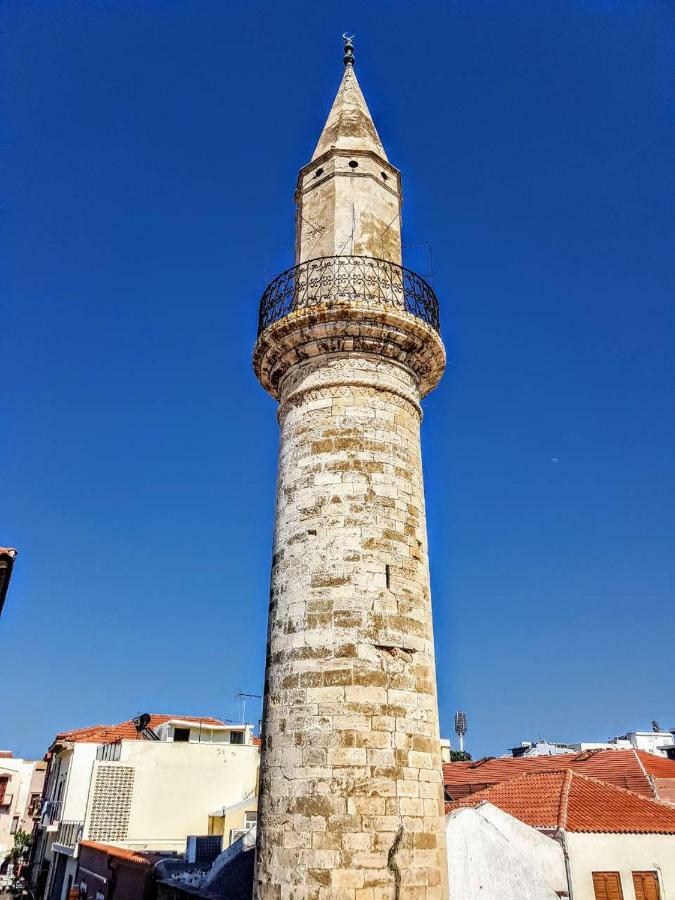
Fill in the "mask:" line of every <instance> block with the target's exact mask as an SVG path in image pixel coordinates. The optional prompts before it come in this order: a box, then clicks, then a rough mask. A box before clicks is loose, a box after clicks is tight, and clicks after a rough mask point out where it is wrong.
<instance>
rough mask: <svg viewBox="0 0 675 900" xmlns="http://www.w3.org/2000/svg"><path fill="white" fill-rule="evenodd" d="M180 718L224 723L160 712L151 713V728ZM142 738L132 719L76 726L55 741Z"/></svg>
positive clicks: (190, 720) (217, 723) (57, 736)
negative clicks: (115, 722) (113, 723)
mask: <svg viewBox="0 0 675 900" xmlns="http://www.w3.org/2000/svg"><path fill="white" fill-rule="evenodd" d="M172 719H178V720H179V721H185V722H195V723H197V724H198V723H199V722H201V723H202V724H203V725H224V724H225V723H224V722H223V721H222V719H214V718H213V717H212V716H201V717H200V716H165V715H161V714H159V713H152V714H151V715H150V728H157V727H158V726H159V725H162V724H163V723H164V722H169V721H170V720H172ZM140 738H141V735H140V734H139V733H138V731H137V730H136V726H135V725H134V723H133V721H132V720H131V719H128V720H127V721H126V722H120V723H119V724H118V725H90V726H88V727H87V728H75V729H74V730H73V731H62V732H60V733H59V734H57V735H56V737H55V738H54V741H53V743H54V744H56V743H57V742H59V741H71V742H73V743H79V744H101V743H108V742H111V741H119V740H125V741H129V740H131V741H133V740H138V739H140Z"/></svg>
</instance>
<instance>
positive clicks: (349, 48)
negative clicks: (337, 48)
mask: <svg viewBox="0 0 675 900" xmlns="http://www.w3.org/2000/svg"><path fill="white" fill-rule="evenodd" d="M342 40H343V41H344V42H345V55H344V56H343V57H342V62H343V63H344V64H345V65H346V66H353V65H354V62H355V60H354V45H353V44H352V41H353V40H354V35H353V34H347V32H346V31H345V33H344V34H343V35H342Z"/></svg>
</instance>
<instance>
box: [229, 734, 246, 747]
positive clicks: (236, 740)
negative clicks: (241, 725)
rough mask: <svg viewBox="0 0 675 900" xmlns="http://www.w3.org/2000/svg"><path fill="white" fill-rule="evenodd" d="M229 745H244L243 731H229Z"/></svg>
mask: <svg viewBox="0 0 675 900" xmlns="http://www.w3.org/2000/svg"><path fill="white" fill-rule="evenodd" d="M230 743H231V744H243V743H244V732H243V731H231V732H230Z"/></svg>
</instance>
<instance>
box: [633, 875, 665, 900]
mask: <svg viewBox="0 0 675 900" xmlns="http://www.w3.org/2000/svg"><path fill="white" fill-rule="evenodd" d="M633 887H634V888H635V898H636V900H661V892H660V890H659V880H658V878H657V877H656V872H633Z"/></svg>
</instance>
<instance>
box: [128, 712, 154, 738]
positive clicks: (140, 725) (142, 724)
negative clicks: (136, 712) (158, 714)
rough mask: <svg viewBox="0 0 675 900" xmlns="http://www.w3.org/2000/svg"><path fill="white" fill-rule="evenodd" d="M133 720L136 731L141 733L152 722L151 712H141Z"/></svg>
mask: <svg viewBox="0 0 675 900" xmlns="http://www.w3.org/2000/svg"><path fill="white" fill-rule="evenodd" d="M131 721H132V722H133V723H134V728H135V729H136V731H137V732H138V733H139V734H142V733H143V732H144V731H145V729H146V728H147V727H148V725H149V724H150V713H141V714H140V716H136V718H135V719H132V720H131Z"/></svg>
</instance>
